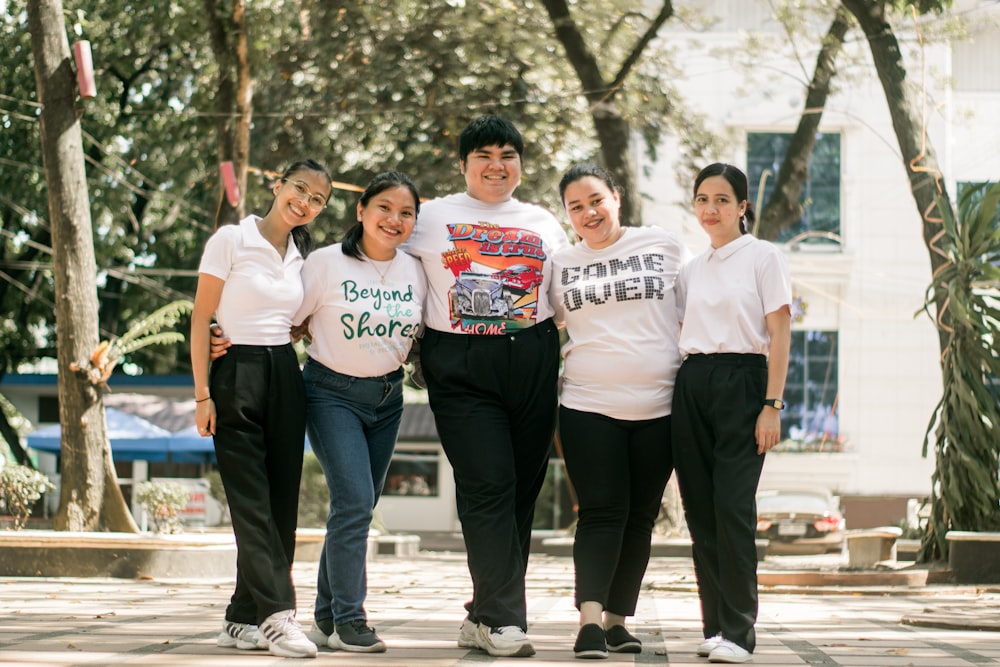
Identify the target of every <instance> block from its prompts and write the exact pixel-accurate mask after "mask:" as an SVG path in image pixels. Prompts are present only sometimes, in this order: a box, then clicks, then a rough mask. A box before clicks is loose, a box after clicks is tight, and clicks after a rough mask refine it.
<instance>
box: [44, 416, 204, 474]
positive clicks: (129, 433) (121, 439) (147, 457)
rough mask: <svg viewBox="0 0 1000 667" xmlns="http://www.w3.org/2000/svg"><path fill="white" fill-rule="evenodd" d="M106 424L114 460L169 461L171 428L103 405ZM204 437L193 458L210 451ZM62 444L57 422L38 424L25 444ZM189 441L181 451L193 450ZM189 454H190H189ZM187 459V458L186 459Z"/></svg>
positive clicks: (48, 448) (53, 447)
mask: <svg viewBox="0 0 1000 667" xmlns="http://www.w3.org/2000/svg"><path fill="white" fill-rule="evenodd" d="M104 412H105V415H106V418H107V424H108V439H109V440H110V441H111V455H112V456H113V457H114V459H115V460H116V461H168V460H174V459H173V458H172V457H170V451H171V445H172V444H173V440H174V438H173V437H172V434H171V433H170V431H168V430H166V429H164V428H160V427H159V426H156V425H155V424H152V423H150V422H148V421H146V420H145V419H143V418H141V417H136V416H135V415H130V414H128V413H125V412H121V411H120V410H115V409H114V408H105V409H104ZM201 440H204V441H205V442H204V448H205V449H204V450H202V454H201V455H200V456H198V457H197V458H196V459H195V460H197V461H202V460H205V456H206V455H205V453H204V451H205V450H207V451H208V452H211V453H212V455H213V456H214V451H213V449H212V439H211V438H201ZM61 446H62V427H61V426H60V425H59V424H53V425H52V426H46V427H44V428H40V429H38V430H37V431H35V432H34V433H32V434H30V435H29V436H28V447H30V448H31V449H34V450H37V451H40V452H51V453H54V454H59V452H60V449H61ZM192 446H193V443H189V444H188V445H187V448H186V449H184V450H183V451H185V452H191V451H193V450H192V449H191V447H192ZM188 455H189V456H190V454H188ZM186 460H190V459H186Z"/></svg>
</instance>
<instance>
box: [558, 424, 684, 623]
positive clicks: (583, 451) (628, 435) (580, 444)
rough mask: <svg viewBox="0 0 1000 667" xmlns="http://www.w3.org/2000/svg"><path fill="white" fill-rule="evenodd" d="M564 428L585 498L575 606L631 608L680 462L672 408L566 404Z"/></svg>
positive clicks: (577, 543)
mask: <svg viewBox="0 0 1000 667" xmlns="http://www.w3.org/2000/svg"><path fill="white" fill-rule="evenodd" d="M559 436H560V439H561V440H562V446H563V457H564V458H565V460H566V472H567V473H568V474H569V479H570V481H571V482H572V483H573V488H574V489H575V490H576V496H577V500H578V502H579V510H578V512H577V513H578V516H579V520H578V521H577V526H576V537H575V539H574V541H573V564H574V565H575V566H576V607H577V608H578V609H579V607H580V604H581V603H583V602H600V603H601V605H602V606H603V607H604V609H605V610H607V611H609V612H611V613H612V614H619V615H621V616H632V615H634V614H635V607H636V602H637V601H638V600H639V588H640V587H641V586H642V577H643V575H644V574H645V573H646V566H647V565H648V564H649V551H650V546H649V545H650V539H651V537H652V534H653V524H654V523H655V521H656V517H657V515H658V514H659V513H660V506H661V504H662V502H663V489H664V488H665V487H666V485H667V480H668V479H669V478H670V472H671V470H672V469H673V463H672V461H673V457H672V455H671V451H670V416H669V415H667V416H665V417H659V418H657V419H644V420H640V421H626V420H621V419H614V418H612V417H606V416H605V415H601V414H596V413H593V412H581V411H579V410H572V409H570V408H566V407H560V408H559Z"/></svg>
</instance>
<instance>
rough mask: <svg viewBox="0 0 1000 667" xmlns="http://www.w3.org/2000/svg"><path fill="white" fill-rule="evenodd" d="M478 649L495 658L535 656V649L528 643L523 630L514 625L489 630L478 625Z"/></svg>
mask: <svg viewBox="0 0 1000 667" xmlns="http://www.w3.org/2000/svg"><path fill="white" fill-rule="evenodd" d="M478 637H479V648H481V649H483V650H484V651H486V652H487V653H489V654H490V655H492V656H494V657H497V658H527V657H529V656H532V655H535V647H534V646H532V645H531V642H530V641H528V638H527V636H525V634H524V630H522V629H521V628H519V627H517V626H516V625H505V626H503V627H499V628H491V627H490V626H488V625H486V624H485V623H480V624H479V631H478Z"/></svg>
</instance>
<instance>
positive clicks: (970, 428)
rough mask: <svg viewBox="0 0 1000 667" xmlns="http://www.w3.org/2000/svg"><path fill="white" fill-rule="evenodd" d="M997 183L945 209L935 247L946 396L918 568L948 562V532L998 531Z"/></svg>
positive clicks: (938, 418)
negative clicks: (940, 257)
mask: <svg viewBox="0 0 1000 667" xmlns="http://www.w3.org/2000/svg"><path fill="white" fill-rule="evenodd" d="M998 204H1000V183H981V184H978V185H975V186H972V187H969V188H967V189H966V190H965V192H963V193H962V194H961V196H960V197H959V202H958V210H957V212H955V211H952V210H951V209H950V207H947V206H943V207H941V209H942V218H943V220H942V223H943V224H942V232H941V235H940V237H939V240H938V243H937V244H936V245H937V247H938V250H939V251H940V252H941V253H942V254H944V255H945V256H946V257H947V260H948V261H947V263H946V264H944V265H943V266H941V268H940V269H939V270H938V271H937V272H936V273H935V275H934V278H933V282H932V284H931V285H930V287H929V288H928V290H927V294H926V297H925V304H924V312H927V313H928V314H929V313H930V312H931V310H930V307H931V305H932V304H933V303H935V302H937V303H942V302H943V303H944V304H945V307H944V308H943V309H941V310H939V311H938V315H937V319H936V322H937V325H938V326H939V327H941V328H942V329H943V330H944V331H946V332H947V333H948V335H949V342H948V345H947V347H946V349H945V351H944V354H943V357H942V360H941V370H942V373H943V385H944V386H943V393H942V396H941V400H940V402H938V404H937V407H936V408H935V409H934V413H933V415H932V416H931V419H930V423H929V424H928V427H927V433H926V437H925V439H924V447H923V455H924V456H925V457H926V456H927V452H928V449H929V447H931V446H933V448H934V454H935V469H934V474H933V475H932V477H931V481H932V490H931V512H930V518H929V520H928V524H927V529H926V531H925V532H924V534H923V537H922V540H921V546H920V553H919V556H918V558H919V560H920V561H921V562H926V561H931V560H939V559H944V558H946V557H947V555H948V543H947V540H946V539H945V535H946V534H947V532H948V531H950V530H962V531H996V530H1000V480H998V473H1000V470H998V468H1000V354H998V352H997V346H998V345H1000V224H998V208H997V207H998Z"/></svg>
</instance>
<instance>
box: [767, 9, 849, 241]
mask: <svg viewBox="0 0 1000 667" xmlns="http://www.w3.org/2000/svg"><path fill="white" fill-rule="evenodd" d="M848 17H849V15H848V13H847V11H846V10H845V9H843V8H842V7H839V8H837V13H836V16H835V17H834V19H833V23H831V24H830V28H829V30H827V33H826V38H825V39H824V40H823V47H822V48H821V49H820V52H819V55H818V56H817V57H816V69H815V70H814V71H813V78H812V82H810V84H809V92H808V94H807V95H806V106H805V109H803V111H802V116H801V117H800V118H799V125H798V127H797V128H795V134H793V135H792V140H791V142H790V143H789V145H788V152H787V153H786V154H785V159H784V161H783V162H782V163H781V168H780V169H779V170H778V175H777V178H776V179H775V182H774V192H773V193H772V194H771V196H770V197H769V198H768V200H767V203H766V204H765V205H764V208H763V210H762V211H761V212H760V217H759V223H758V227H757V234H756V235H757V236H758V237H759V238H762V239H767V240H774V239H775V238H777V237H778V234H780V233H781V230H783V229H785V228H786V227H789V226H790V225H793V224H795V223H796V222H798V221H799V219H800V218H801V217H802V205H801V204H800V203H799V200H800V199H801V198H802V187H803V185H804V184H805V181H806V178H807V177H808V176H809V158H810V156H811V155H812V151H813V148H814V147H815V146H816V131H817V130H818V129H819V123H820V120H822V118H823V109H824V108H825V107H826V100H827V98H828V97H829V96H830V82H831V81H832V80H833V77H834V76H835V75H836V73H837V65H836V61H837V54H838V53H840V49H841V47H843V45H844V36H845V35H846V34H847V29H848V27H849V24H848Z"/></svg>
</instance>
